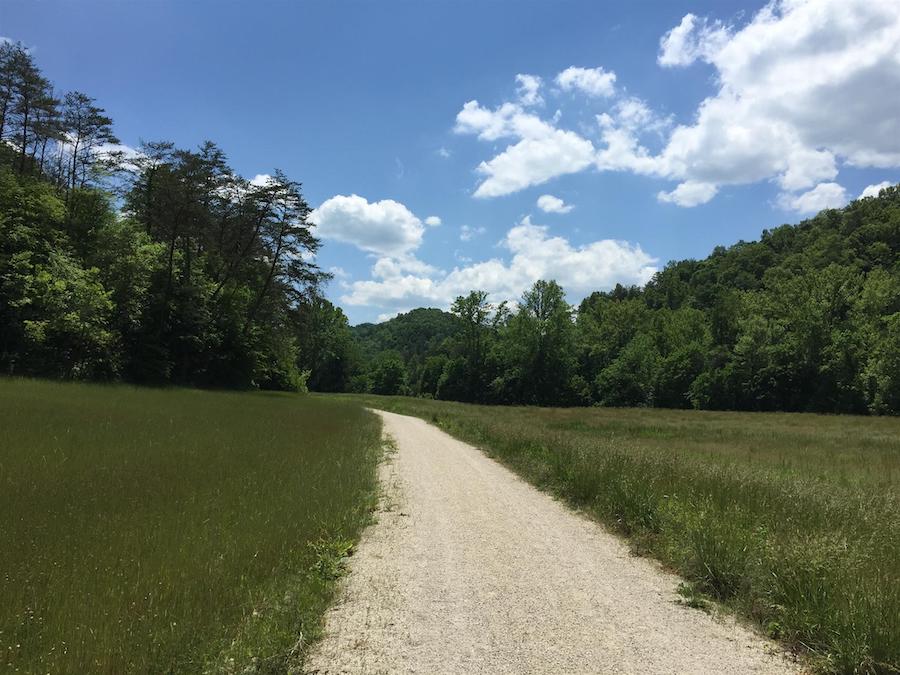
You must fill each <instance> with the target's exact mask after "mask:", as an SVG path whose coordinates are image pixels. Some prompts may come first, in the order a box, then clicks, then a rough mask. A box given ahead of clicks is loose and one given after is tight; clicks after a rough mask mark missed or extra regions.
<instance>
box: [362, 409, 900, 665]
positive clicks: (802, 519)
mask: <svg viewBox="0 0 900 675" xmlns="http://www.w3.org/2000/svg"><path fill="white" fill-rule="evenodd" d="M355 399H356V400H359V401H362V402H364V403H365V404H366V405H369V406H371V407H376V408H380V409H384V410H390V411H394V412H398V413H402V414H407V415H416V416H418V417H421V418H423V419H425V420H428V421H430V422H432V423H435V424H437V425H438V426H440V427H441V428H443V429H444V430H446V431H447V432H449V433H451V434H453V435H454V436H457V437H458V438H460V439H462V440H464V441H467V442H469V443H472V444H474V445H476V446H479V447H481V448H483V449H484V450H485V451H486V452H487V453H488V454H489V455H491V456H492V457H495V458H496V459H498V460H499V461H501V462H503V463H504V464H506V465H507V466H509V467H510V468H512V469H513V470H514V471H516V472H517V473H519V474H521V475H522V476H523V477H525V478H526V479H527V480H529V481H530V482H531V483H533V484H535V485H536V486H538V487H540V488H542V489H544V490H547V491H549V492H551V493H553V494H555V495H558V496H560V497H562V498H563V499H564V500H565V501H567V502H568V503H569V504H571V505H572V506H574V507H576V508H578V509H580V510H583V511H584V512H585V513H587V514H589V515H591V516H592V517H594V518H596V519H598V520H599V521H601V522H603V523H604V524H605V525H607V526H608V527H610V528H611V529H613V530H614V531H616V532H618V533H620V534H623V535H625V536H627V537H629V539H630V541H631V542H632V544H633V548H634V550H635V551H636V552H638V553H640V554H643V555H649V556H652V557H655V558H658V559H659V560H661V561H662V562H663V563H664V564H665V565H666V566H668V567H670V568H672V569H674V570H676V571H678V572H679V573H680V574H681V575H683V576H684V577H685V578H686V579H687V580H688V582H689V583H688V585H687V586H685V587H684V588H683V589H682V590H683V592H684V594H685V595H686V596H687V601H688V602H689V603H691V604H696V605H702V604H703V602H704V598H710V597H711V598H714V599H716V600H718V601H721V602H722V603H724V604H725V605H727V606H728V607H730V608H731V609H733V610H734V611H735V612H736V613H737V614H739V615H741V616H744V617H746V618H748V619H749V620H751V621H752V622H753V623H755V624H756V625H757V626H759V627H760V628H761V629H762V630H763V631H764V632H765V633H767V634H768V635H770V636H772V637H775V638H778V639H780V640H782V641H784V642H785V643H787V644H788V645H790V646H792V647H794V648H796V649H797V650H798V651H801V652H804V653H806V654H808V655H809V656H810V658H811V660H812V662H813V664H814V665H815V666H816V667H817V668H818V669H820V670H821V671H822V672H828V673H847V674H849V673H896V672H898V670H900V420H898V419H896V418H866V417H852V416H824V415H808V414H770V413H753V414H750V413H733V412H706V411H675V410H650V409H617V410H611V409H602V408H594V409H574V408H570V409H552V408H533V407H528V408H522V407H497V406H493V407H489V406H480V405H471V404H462V403H452V402H443V401H431V400H423V399H413V398H404V397H375V396H369V397H355Z"/></svg>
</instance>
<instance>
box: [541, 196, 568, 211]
mask: <svg viewBox="0 0 900 675" xmlns="http://www.w3.org/2000/svg"><path fill="white" fill-rule="evenodd" d="M537 207H538V208H539V209H540V210H541V211H543V212H544V213H568V212H569V211H571V210H572V209H574V208H575V207H574V206H572V205H571V204H566V203H565V202H564V201H563V200H562V199H560V198H559V197H554V196H553V195H541V196H540V197H538V199H537Z"/></svg>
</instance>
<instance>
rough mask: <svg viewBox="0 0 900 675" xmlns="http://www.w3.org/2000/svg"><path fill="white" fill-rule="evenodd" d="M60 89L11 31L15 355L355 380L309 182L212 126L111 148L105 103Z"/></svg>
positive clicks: (8, 250)
mask: <svg viewBox="0 0 900 675" xmlns="http://www.w3.org/2000/svg"><path fill="white" fill-rule="evenodd" d="M51 89H52V88H51V86H50V84H49V82H48V81H47V80H45V79H44V78H43V76H41V74H40V71H39V69H38V68H37V66H36V65H35V63H34V60H33V58H32V56H31V54H30V53H29V52H28V51H27V50H25V49H24V48H23V47H22V46H21V45H14V44H11V43H8V42H7V43H4V44H3V45H0V371H4V372H6V373H10V374H23V375H41V376H51V377H64V378H78V379H98V378H121V379H126V380H129V381H133V382H148V383H154V384H167V383H175V384H191V385H202V386H213V387H243V388H246V387H260V388H268V389H287V390H294V391H302V390H305V388H306V386H307V380H308V379H309V380H311V383H312V384H313V386H315V387H320V388H326V389H343V388H345V387H346V386H347V384H348V382H349V381H350V378H351V369H352V367H353V366H352V364H353V363H354V360H353V358H352V354H353V349H352V348H351V346H350V338H349V334H348V328H347V326H346V321H344V322H343V324H342V323H341V320H340V318H339V317H333V316H332V314H333V312H332V310H333V308H330V306H329V307H325V306H324V305H322V304H321V303H322V301H321V300H320V298H319V297H318V296H319V290H320V285H321V283H322V282H323V281H324V280H325V279H326V278H327V275H325V274H323V273H322V272H321V271H320V270H319V269H318V268H317V267H316V265H315V264H314V263H312V262H310V260H312V258H313V254H315V252H316V251H317V250H318V247H319V241H318V240H317V239H316V237H315V236H313V233H312V226H311V224H310V223H308V222H307V216H308V215H309V212H310V209H309V206H308V205H307V203H306V201H305V200H304V199H303V196H302V194H301V191H300V185H299V184H298V183H296V182H294V181H291V180H290V179H288V178H287V176H285V175H284V174H282V173H281V172H279V171H275V172H274V176H273V177H272V178H271V179H270V180H268V181H267V182H266V183H265V184H264V185H252V184H250V183H249V182H247V181H246V180H244V179H242V178H241V177H239V176H237V175H236V174H235V173H234V171H232V169H231V168H230V167H229V166H228V163H227V161H226V158H225V156H224V153H223V152H222V151H221V150H220V149H219V148H218V147H216V146H215V145H214V144H213V143H210V142H206V143H204V144H203V145H201V146H200V148H199V149H198V150H196V151H187V150H180V149H177V148H175V147H174V146H173V145H172V144H171V143H148V144H145V145H144V146H143V147H142V148H141V151H140V152H139V153H137V154H135V155H134V156H132V157H127V158H126V157H124V156H122V155H121V153H120V154H119V155H116V154H115V153H113V154H112V155H110V154H109V153H106V152H102V153H101V152H99V149H100V148H102V147H104V146H106V145H108V144H110V143H115V142H116V139H115V137H114V135H113V132H112V121H111V119H110V118H109V117H107V116H106V114H105V111H104V110H103V109H102V108H100V107H98V106H97V105H96V104H95V102H94V101H93V99H91V98H90V97H89V96H87V95H85V94H82V93H80V92H69V93H67V94H66V95H65V97H64V100H63V101H58V100H56V99H53V98H52V96H51V95H50V92H51ZM104 187H109V188H112V189H111V190H107V189H102V188H104ZM338 311H339V310H338ZM316 322H321V323H322V326H318V325H317V323H316ZM307 341H308V342H309V345H308V346H307V347H306V348H305V349H304V347H303V343H304V342H307ZM325 344H329V347H328V350H330V351H328V350H326V349H323V345H325Z"/></svg>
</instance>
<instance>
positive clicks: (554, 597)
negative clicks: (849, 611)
mask: <svg viewBox="0 0 900 675" xmlns="http://www.w3.org/2000/svg"><path fill="white" fill-rule="evenodd" d="M378 414H379V415H381V417H382V419H383V421H384V430H385V434H387V435H389V436H390V437H391V438H393V440H394V442H395V443H396V452H395V453H392V454H391V456H390V457H389V458H388V461H386V462H385V463H384V464H383V465H382V468H381V480H382V484H383V488H384V495H383V498H382V504H381V507H380V508H381V510H380V512H379V513H378V516H377V522H376V523H374V524H373V525H372V526H370V527H369V528H368V530H367V531H366V533H365V534H364V536H363V539H362V541H361V542H360V545H359V547H358V549H357V550H356V552H355V554H354V555H353V556H352V557H351V558H350V563H349V565H350V570H349V574H348V576H347V577H346V578H345V579H344V581H343V583H342V588H341V590H340V593H339V598H338V600H337V602H336V604H335V605H334V606H333V607H332V608H331V609H330V610H329V611H328V613H327V615H326V625H325V636H324V638H323V639H322V640H321V641H320V642H319V643H318V644H317V645H315V646H314V648H313V650H312V652H311V654H310V655H309V658H308V659H307V662H306V667H305V670H306V671H307V672H309V673H321V674H325V673H329V674H333V673H422V674H429V675H432V674H437V673H703V674H708V673H735V674H737V673H741V674H746V673H796V672H800V668H799V667H798V666H797V665H796V664H795V663H793V662H792V661H791V660H790V659H789V658H788V657H787V656H785V655H784V653H783V652H782V651H781V650H780V649H779V648H778V647H777V646H776V645H774V644H773V643H771V642H769V641H767V640H765V639H763V638H762V637H760V636H758V635H756V634H754V633H753V632H751V631H750V630H748V629H746V628H744V627H742V626H740V625H738V624H737V623H735V622H734V621H733V620H730V619H727V618H722V617H714V616H711V615H709V614H706V613H704V612H702V611H700V610H696V609H691V608H688V607H685V606H684V605H682V604H680V603H679V602H678V595H677V593H676V588H677V586H678V583H679V581H680V579H679V578H678V577H677V576H675V575H672V574H669V573H667V572H665V571H663V570H662V569H661V568H660V566H659V565H658V564H656V563H654V562H653V561H650V560H647V559H643V558H637V557H634V556H633V555H631V554H630V552H629V550H628V547H627V545H626V544H625V543H623V541H622V540H621V539H619V538H617V537H616V536H614V535H612V534H610V533H608V532H606V531H605V530H604V529H603V528H602V527H601V526H600V525H598V524H596V523H594V522H592V521H590V520H588V519H587V518H585V517H583V516H581V515H579V514H577V513H574V512H573V511H571V510H570V509H568V508H567V507H565V506H564V505H563V504H561V503H560V502H558V501H556V500H554V499H553V498H552V497H550V496H549V495H547V494H545V493H542V492H540V491H539V490H537V489H535V488H534V487H532V486H530V485H528V484H527V483H526V482H524V481H523V480H522V479H520V478H519V477H518V476H516V475H515V474H514V473H512V472H511V471H509V470H508V469H506V468H505V467H503V466H501V465H500V464H498V463H497V462H495V461H494V460H492V459H490V458H488V457H487V456H485V455H484V454H483V453H481V452H480V451H479V450H477V449H476V448H474V447H472V446H470V445H467V444H465V443H462V442H460V441H457V440H455V439H454V438H452V437H450V436H449V435H447V434H445V433H444V432H442V431H440V430H439V429H437V428H435V427H434V426H431V425H429V424H427V423H426V422H424V421H422V420H420V419H417V418H412V417H406V416H403V415H396V414H393V413H386V412H378Z"/></svg>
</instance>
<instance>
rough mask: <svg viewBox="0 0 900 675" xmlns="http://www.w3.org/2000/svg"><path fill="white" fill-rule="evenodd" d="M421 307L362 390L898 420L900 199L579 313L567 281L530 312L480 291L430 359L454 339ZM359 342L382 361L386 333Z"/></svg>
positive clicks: (589, 303) (528, 298) (620, 290)
mask: <svg viewBox="0 0 900 675" xmlns="http://www.w3.org/2000/svg"><path fill="white" fill-rule="evenodd" d="M511 310H512V311H511ZM421 311H422V310H417V311H416V312H410V313H409V314H407V315H401V316H400V317H397V318H396V319H393V320H392V321H388V322H386V323H385V324H381V325H380V326H379V327H377V330H378V331H380V333H381V334H384V335H389V336H391V338H390V341H386V340H383V341H381V342H379V343H378V344H380V345H381V346H382V348H383V349H384V350H385V351H384V352H383V353H382V354H380V355H370V356H369V357H368V359H367V361H368V362H369V363H371V364H372V365H371V366H370V370H371V373H378V377H377V378H376V379H377V380H378V382H377V385H374V386H373V380H372V376H371V375H370V377H369V381H368V382H367V381H366V380H365V379H364V378H360V377H357V379H356V383H357V385H360V384H362V385H363V386H365V385H368V387H369V389H370V390H372V391H376V392H380V393H393V392H399V393H409V394H412V395H424V396H433V397H436V398H444V399H452V400H460V401H477V402H484V403H525V404H538V405H593V404H599V405H611V406H660V407H674V408H687V407H697V408H708V409H739V410H793V411H820V412H846V413H866V412H871V413H897V412H900V189H898V187H891V188H887V189H885V190H883V191H882V192H881V194H880V195H879V196H878V197H868V198H865V199H860V200H857V201H854V202H852V203H851V204H849V205H848V206H847V207H845V208H843V209H839V210H828V211H823V212H821V213H820V214H819V215H817V216H816V217H815V218H811V219H809V220H806V221H803V222H802V223H800V224H799V225H784V226H782V227H779V228H777V229H774V230H771V231H765V232H763V234H762V237H761V238H760V240H759V241H756V242H750V243H746V242H741V243H738V244H736V245H734V246H731V247H729V248H724V247H719V248H716V249H715V250H714V251H713V252H712V254H711V255H710V256H709V257H707V258H706V259H704V260H684V261H680V262H673V263H670V264H669V265H667V266H666V267H665V269H664V270H662V271H661V272H659V273H658V274H657V275H656V276H655V277H654V278H653V279H652V280H651V281H650V283H649V284H647V286H646V287H644V288H637V287H630V288H624V287H621V286H617V287H616V288H615V289H614V290H612V291H610V292H596V293H593V294H591V295H590V296H589V297H588V298H585V299H584V300H583V301H582V302H581V303H580V305H579V306H578V307H577V308H573V307H570V306H569V305H568V304H567V303H566V301H565V297H564V293H563V289H561V288H560V287H559V286H558V285H557V284H556V283H554V282H552V281H551V282H544V281H541V282H538V283H537V284H535V285H534V287H533V288H532V289H531V290H529V291H528V292H527V293H526V294H525V295H524V296H523V298H522V300H521V301H520V302H519V303H518V307H516V308H509V307H507V306H506V305H500V306H494V305H492V304H491V303H490V298H489V297H488V296H487V294H486V293H483V292H478V291H476V292H473V293H471V294H470V295H468V296H467V297H464V298H459V299H457V301H456V302H455V303H454V305H453V309H452V311H453V315H454V316H455V317H456V319H457V324H456V330H455V331H454V332H453V333H452V334H451V335H450V336H449V337H447V338H446V339H444V340H443V341H438V340H437V339H431V340H429V341H426V344H429V345H430V347H429V349H428V350H427V352H425V353H423V352H422V351H421V345H422V343H423V336H425V335H433V336H440V335H442V333H439V332H431V333H429V332H428V331H429V326H431V325H433V324H434V317H436V316H438V315H437V314H429V315H424V314H418V312H421ZM432 311H436V310H432ZM426 316H427V317H428V321H427V322H426V321H424V320H422V321H421V322H419V318H420V317H421V318H422V319H424V318H425V317H426ZM445 318H446V317H445ZM417 323H418V325H419V327H418V328H416V327H415V325H414V324H417ZM400 325H402V326H403V328H402V329H395V328H394V326H400ZM447 325H448V326H449V325H450V324H449V323H448V324H447ZM357 330H359V333H358V340H365V342H364V344H365V345H366V347H365V350H364V351H365V352H367V353H370V352H371V351H372V347H371V346H372V340H371V339H370V337H369V336H370V335H372V334H374V331H375V330H376V329H375V327H371V328H370V327H366V328H364V329H357ZM405 340H410V341H409V342H407V341H405ZM364 361H365V360H364ZM385 363H389V364H391V368H392V371H393V375H392V377H391V378H390V379H389V381H386V380H385V378H384V377H383V376H382V375H381V371H383V370H384V364H385ZM386 385H392V386H386Z"/></svg>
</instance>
